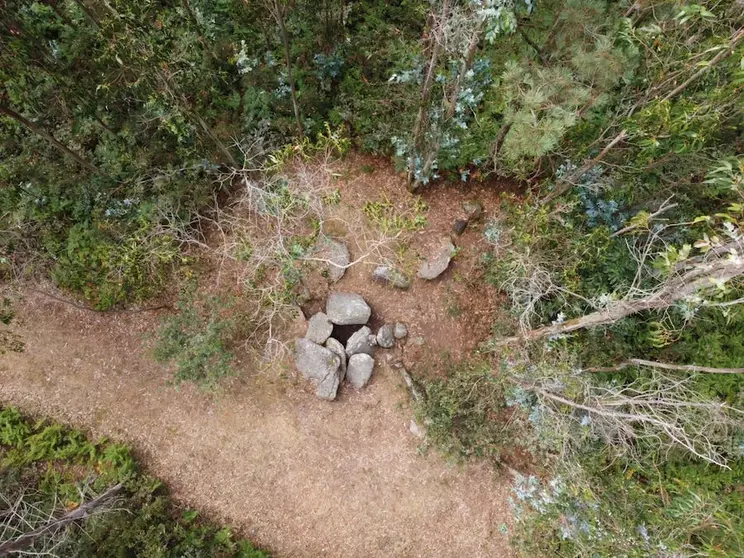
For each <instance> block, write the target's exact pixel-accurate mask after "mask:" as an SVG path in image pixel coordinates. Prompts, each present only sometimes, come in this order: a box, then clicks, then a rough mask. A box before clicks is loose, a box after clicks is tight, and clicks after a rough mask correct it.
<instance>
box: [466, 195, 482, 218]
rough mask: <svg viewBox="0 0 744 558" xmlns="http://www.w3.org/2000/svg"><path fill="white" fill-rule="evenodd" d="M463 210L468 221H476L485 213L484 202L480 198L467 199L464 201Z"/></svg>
mask: <svg viewBox="0 0 744 558" xmlns="http://www.w3.org/2000/svg"><path fill="white" fill-rule="evenodd" d="M462 210H463V211H464V212H465V216H466V219H467V220H468V221H476V220H477V219H479V218H480V216H481V215H483V204H482V203H481V202H479V201H478V200H466V201H464V202H462Z"/></svg>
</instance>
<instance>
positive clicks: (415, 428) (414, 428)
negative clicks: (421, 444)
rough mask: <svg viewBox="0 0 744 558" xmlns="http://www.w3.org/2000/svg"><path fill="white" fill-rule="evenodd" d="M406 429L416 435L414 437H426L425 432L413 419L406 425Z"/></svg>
mask: <svg viewBox="0 0 744 558" xmlns="http://www.w3.org/2000/svg"><path fill="white" fill-rule="evenodd" d="M408 430H409V431H410V432H411V434H413V435H414V436H416V438H421V439H424V438H426V432H425V431H424V429H423V428H422V427H421V426H420V425H419V423H417V422H416V421H415V420H413V419H411V423H410V424H409V425H408Z"/></svg>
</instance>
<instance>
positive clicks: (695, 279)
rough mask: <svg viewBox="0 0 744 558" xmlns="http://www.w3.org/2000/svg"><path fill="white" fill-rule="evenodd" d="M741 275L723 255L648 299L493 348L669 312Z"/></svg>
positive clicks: (743, 264) (741, 267)
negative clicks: (647, 313)
mask: <svg viewBox="0 0 744 558" xmlns="http://www.w3.org/2000/svg"><path fill="white" fill-rule="evenodd" d="M742 274H744V259H740V260H739V261H736V260H734V259H729V258H727V257H726V256H725V255H722V256H721V257H718V258H716V259H715V260H713V261H709V262H704V263H702V264H701V265H700V266H698V267H695V268H693V269H691V270H688V271H686V272H684V273H683V274H682V275H680V276H677V277H675V278H672V279H670V280H668V281H667V282H666V283H665V284H664V285H663V286H662V288H661V289H659V290H658V291H656V292H655V293H652V294H650V295H649V296H647V297H645V298H641V299H636V300H627V301H626V300H618V301H616V302H612V303H610V304H609V305H608V306H607V307H606V308H603V309H602V310H598V311H597V312H592V313H591V314H587V315H585V316H582V317H580V318H575V319H573V320H568V321H567V322H563V323H560V324H553V325H549V326H543V327H539V328H537V329H532V330H530V331H526V332H523V333H521V334H520V335H516V336H513V337H507V338H504V339H502V340H501V341H499V342H497V343H496V346H497V347H500V346H504V345H508V344H510V343H515V342H517V341H534V340H536V339H542V338H543V337H550V336H554V335H562V334H564V333H570V332H572V331H576V330H579V329H585V328H590V327H596V326H601V325H608V324H612V323H615V322H617V321H618V320H621V319H623V318H626V317H628V316H631V315H633V314H637V313H638V312H643V311H644V310H661V309H664V308H669V307H670V306H672V305H674V304H675V303H676V302H678V301H680V300H684V299H685V298H687V297H689V296H690V295H692V294H694V293H697V292H698V291H700V290H703V289H706V288H710V287H711V286H712V285H714V284H717V283H719V282H725V281H728V280H730V279H733V278H734V277H738V276H740V275H742Z"/></svg>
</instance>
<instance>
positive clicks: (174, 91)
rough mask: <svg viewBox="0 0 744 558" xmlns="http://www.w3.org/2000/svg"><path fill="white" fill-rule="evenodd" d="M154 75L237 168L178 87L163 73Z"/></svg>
mask: <svg viewBox="0 0 744 558" xmlns="http://www.w3.org/2000/svg"><path fill="white" fill-rule="evenodd" d="M156 75H157V76H158V78H159V80H160V82H161V84H162V86H163V88H164V89H165V90H166V91H167V92H168V94H169V95H170V96H171V98H172V99H174V100H175V101H176V103H177V104H178V105H179V106H180V107H181V109H182V110H183V111H184V113H186V115H187V116H188V117H189V118H190V119H191V120H192V122H195V123H196V124H198V125H199V127H200V128H201V129H202V131H203V132H204V134H205V135H206V136H207V137H208V138H209V139H210V140H211V141H212V143H214V145H215V146H217V148H218V149H219V150H220V151H221V152H222V154H223V155H224V156H225V158H226V159H227V162H229V163H230V164H231V165H232V166H233V167H237V166H238V162H237V161H236V160H235V158H234V157H233V156H232V154H231V153H230V150H229V149H227V146H226V145H225V144H224V143H222V142H221V141H220V139H219V138H218V137H217V136H215V135H214V134H213V133H212V130H210V129H209V126H207V123H206V122H205V121H204V119H203V118H202V117H201V116H199V114H198V113H197V112H196V111H194V110H192V108H191V104H190V103H189V101H188V99H187V98H186V95H184V94H183V93H182V92H181V90H180V89H179V88H178V85H174V84H172V82H171V80H170V78H169V77H168V76H167V75H166V74H165V73H164V72H163V71H157V72H156Z"/></svg>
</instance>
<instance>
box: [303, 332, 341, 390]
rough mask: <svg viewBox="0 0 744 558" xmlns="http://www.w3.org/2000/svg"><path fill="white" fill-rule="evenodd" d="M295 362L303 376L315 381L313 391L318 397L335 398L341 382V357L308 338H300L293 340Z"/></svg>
mask: <svg viewBox="0 0 744 558" xmlns="http://www.w3.org/2000/svg"><path fill="white" fill-rule="evenodd" d="M295 364H296V365H297V370H299V371H300V373H301V374H302V375H303V376H304V377H305V378H308V379H311V380H315V381H316V382H317V387H316V391H315V393H316V395H317V396H318V397H322V398H323V399H335V398H336V392H337V391H338V385H339V384H340V383H341V378H340V374H339V372H340V369H341V359H340V358H339V357H338V355H336V354H335V353H334V352H333V351H330V350H328V349H326V348H325V347H321V346H320V345H318V344H317V343H313V342H312V341H310V339H305V338H300V339H297V340H296V341H295Z"/></svg>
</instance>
